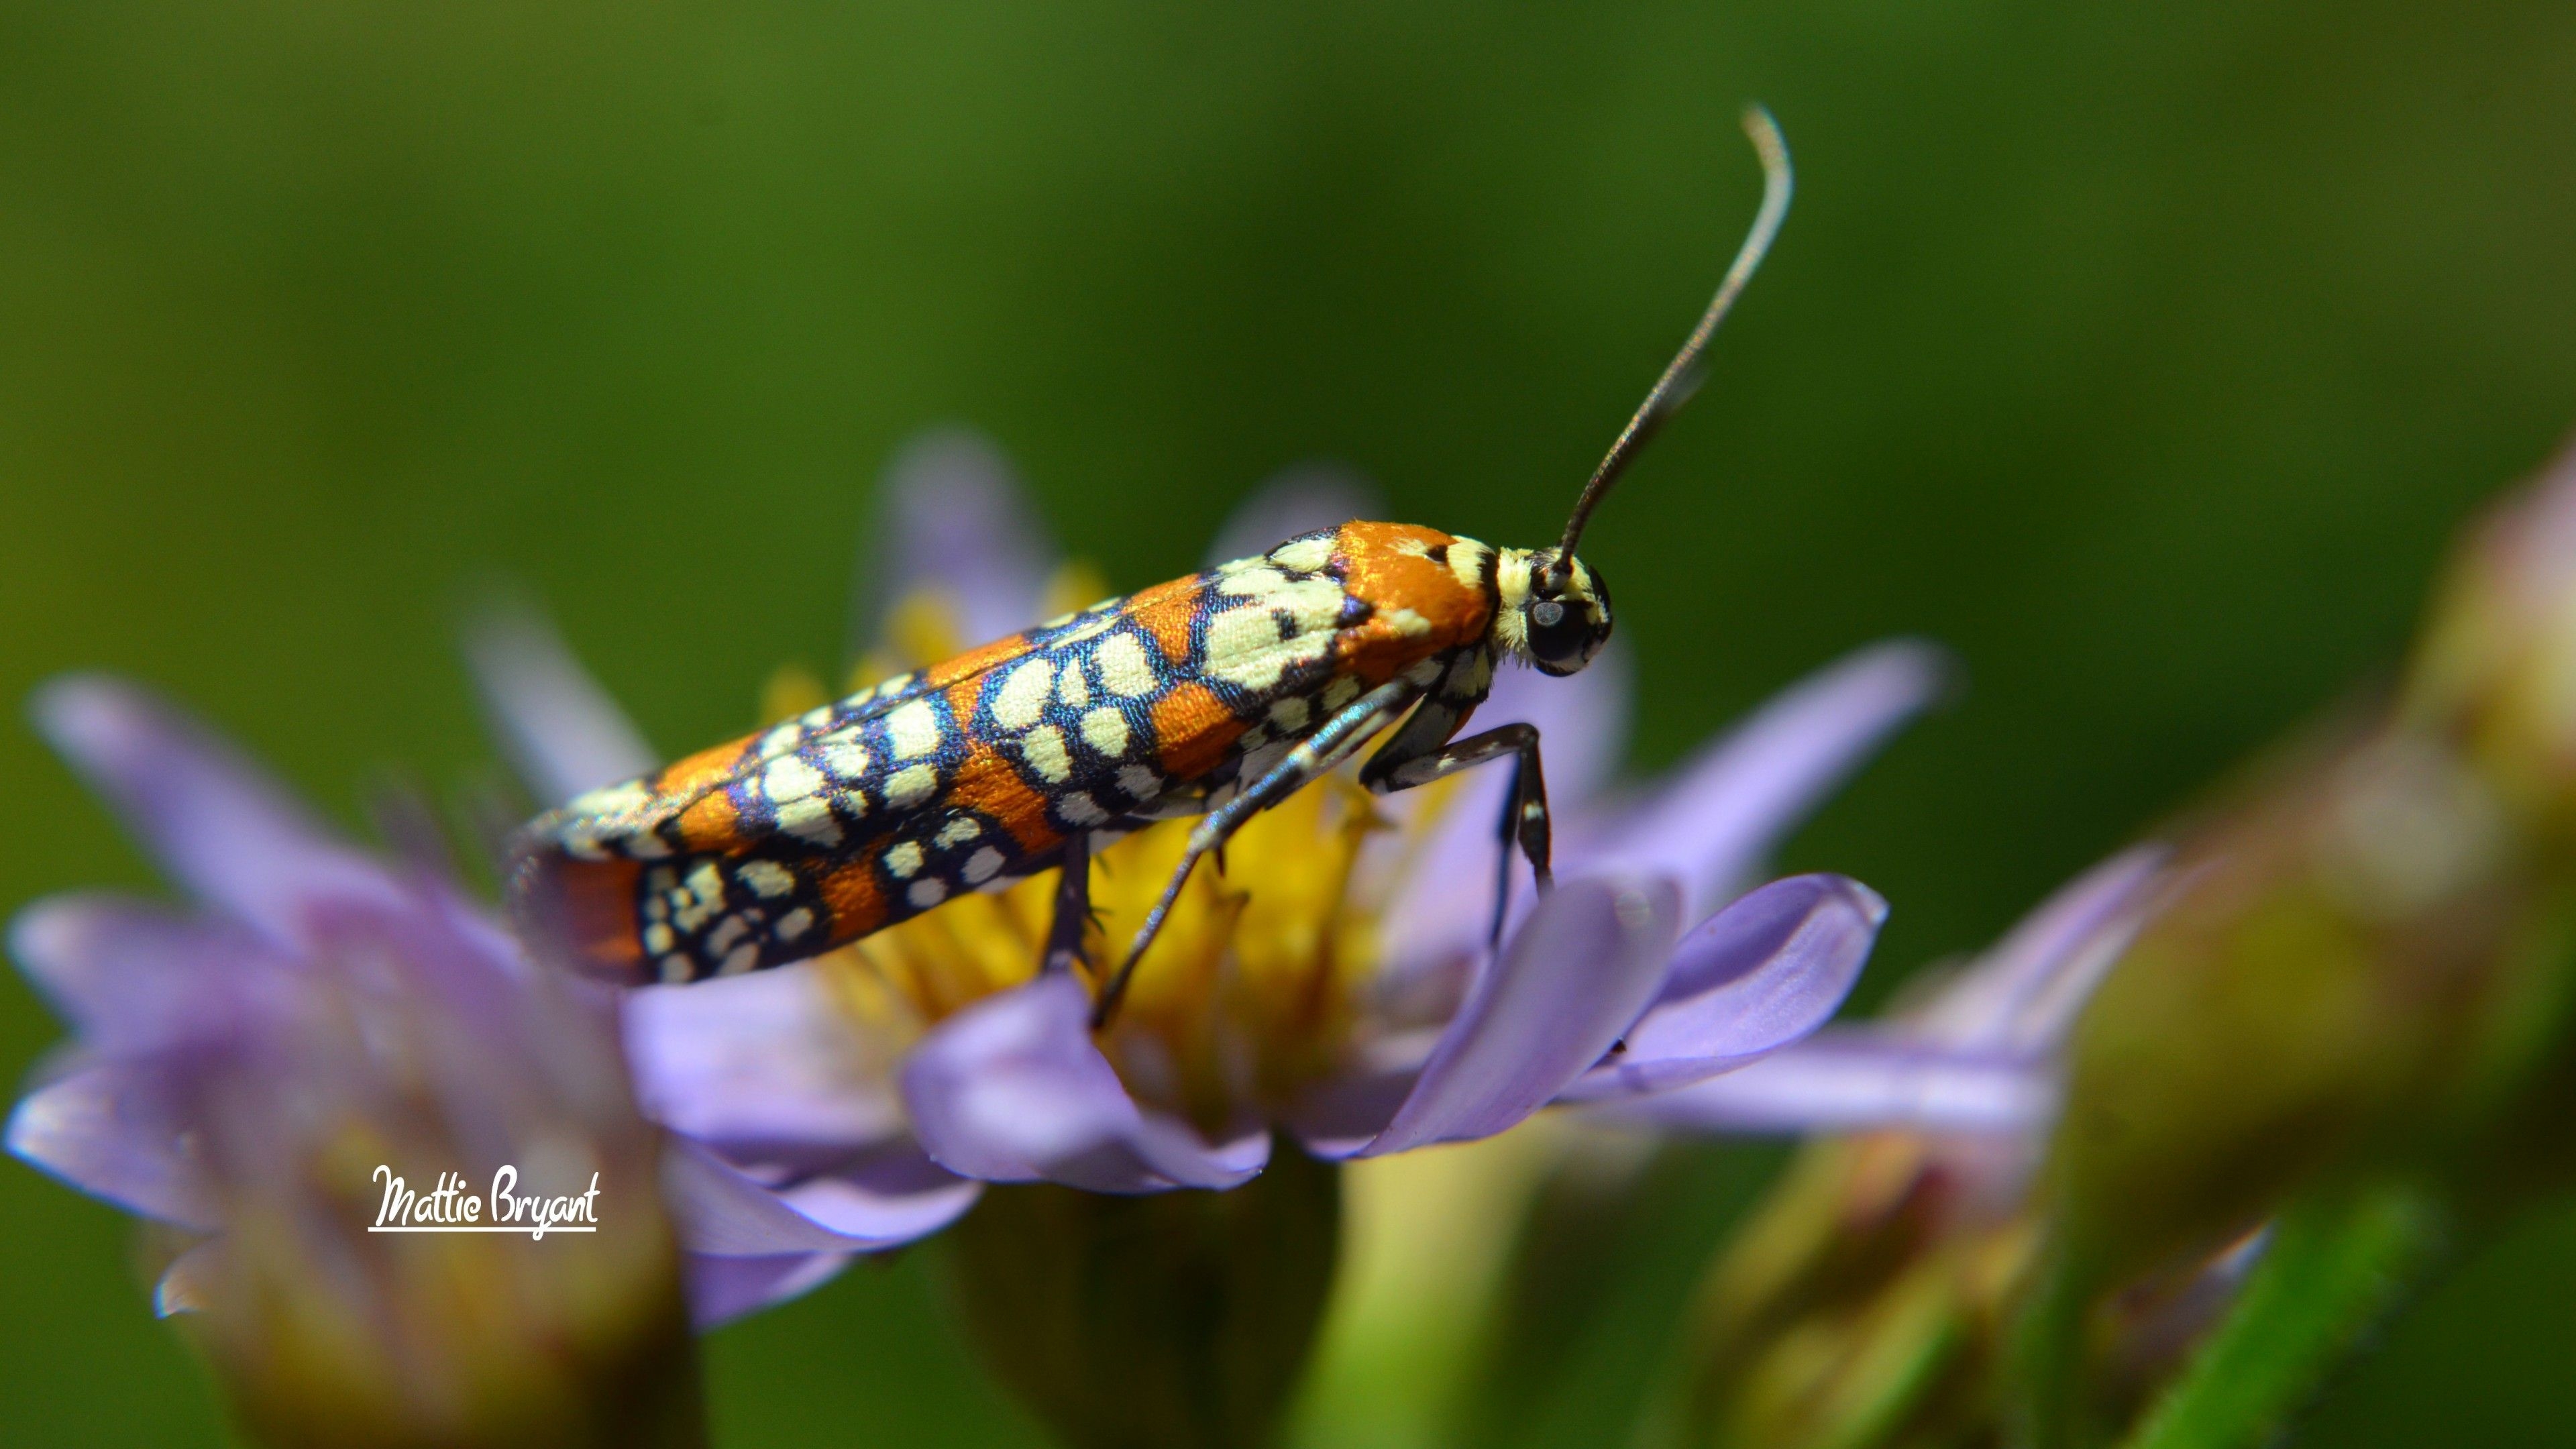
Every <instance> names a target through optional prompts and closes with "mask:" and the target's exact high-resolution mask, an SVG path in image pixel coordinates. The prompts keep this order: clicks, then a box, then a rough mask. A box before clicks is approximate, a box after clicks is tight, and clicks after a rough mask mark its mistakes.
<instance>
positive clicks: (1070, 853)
mask: <svg viewBox="0 0 2576 1449" xmlns="http://www.w3.org/2000/svg"><path fill="white" fill-rule="evenodd" d="M1090 924H1091V832H1090V831H1088V830H1077V831H1075V832H1074V833H1073V834H1071V835H1070V836H1067V837H1066V838H1065V842H1064V873H1063V874H1062V875H1061V876H1060V877H1058V879H1057V880H1056V886H1055V919H1054V920H1053V921H1052V922H1050V923H1049V925H1048V927H1047V939H1046V951H1045V954H1043V955H1041V956H1040V957H1039V958H1038V970H1039V971H1040V972H1050V971H1070V970H1072V969H1073V968H1074V967H1076V966H1078V965H1080V964H1081V963H1082V942H1083V932H1084V930H1085V929H1086V928H1087V927H1089V926H1090Z"/></svg>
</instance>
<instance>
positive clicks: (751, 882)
mask: <svg viewBox="0 0 2576 1449" xmlns="http://www.w3.org/2000/svg"><path fill="white" fill-rule="evenodd" d="M733 874H734V879H736V880H738V881H741V882H742V883H743V884H744V885H747V886H749V887H751V889H752V891H753V892H754V893H755V894H758V895H764V896H768V897H770V898H772V899H776V898H777V897H779V896H783V895H785V894H787V893H788V892H789V891H792V890H794V889H796V877H794V876H792V875H789V874H788V873H787V868H786V867H785V866H782V865H780V864H778V863H777V862H776V861H771V860H747V861H744V862H743V863H742V864H741V865H740V866H737V867H736V868H735V869H734V873H733Z"/></svg>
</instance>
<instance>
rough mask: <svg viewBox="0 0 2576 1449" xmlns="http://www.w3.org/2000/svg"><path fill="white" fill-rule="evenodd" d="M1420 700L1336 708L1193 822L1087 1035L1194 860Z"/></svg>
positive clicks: (1111, 1006) (1108, 1010)
mask: <svg viewBox="0 0 2576 1449" xmlns="http://www.w3.org/2000/svg"><path fill="white" fill-rule="evenodd" d="M1421 695H1422V687H1421V686H1420V685H1417V684H1413V683H1411V682H1409V681H1406V680H1402V679H1398V680H1392V681H1389V682H1388V683H1385V684H1381V685H1379V686H1378V687H1377V688H1375V689H1372V690H1370V691H1369V692H1368V693H1366V694H1363V695H1361V696H1360V697H1359V698H1357V699H1355V700H1352V701H1351V702H1350V703H1349V704H1347V705H1344V706H1343V707H1342V710H1341V712H1340V713H1339V714H1336V715H1334V716H1333V717H1332V718H1331V719H1328V720H1326V721H1324V723H1323V724H1322V726H1321V727H1319V728H1318V729H1317V730H1316V731H1315V732H1314V733H1313V734H1311V735H1308V736H1307V737H1306V738H1305V739H1304V740H1302V741H1300V742H1299V743H1298V745H1297V747H1296V748H1295V749H1293V750H1290V751H1289V752H1288V754H1287V757H1286V758H1285V759H1282V760H1281V761H1280V762H1279V763H1278V764H1276V765H1273V766H1271V767H1270V771H1269V773H1268V774H1265V775H1263V776H1262V777H1261V778H1260V779H1258V780H1255V781H1253V782H1252V784H1251V785H1249V786H1247V787H1245V789H1244V790H1243V791H1242V792H1241V793H1240V794H1238V795H1236V796H1235V797H1234V798H1233V799H1231V800H1228V801H1226V802H1225V803H1224V804H1223V805H1220V806H1218V807H1217V808H1216V809H1214V810H1212V811H1209V812H1208V814H1207V816H1206V818H1205V819H1202V820H1201V821H1199V823H1198V825H1197V827H1196V828H1195V829H1193V830H1191V831H1190V843H1189V848H1188V849H1186V850H1184V851H1182V852H1181V863H1180V864H1179V865H1178V866H1175V867H1174V868H1173V870H1172V878H1171V879H1170V880H1169V881H1167V882H1165V884H1164V886H1163V894H1162V895H1161V897H1160V898H1158V899H1157V900H1156V901H1155V902H1154V908H1153V909H1152V910H1150V911H1148V912H1146V913H1145V924H1144V926H1143V927H1142V928H1140V929H1139V930H1138V931H1137V932H1136V941H1135V944H1134V945H1132V946H1130V947H1129V948H1128V950H1127V960H1126V961H1125V962H1124V963H1123V964H1121V965H1120V966H1119V968H1118V974H1117V975H1115V976H1112V977H1111V978H1109V985H1108V986H1107V988H1105V989H1104V990H1102V992H1101V993H1100V1002H1099V1005H1097V1006H1095V1007H1094V1008H1092V1012H1091V1029H1092V1030H1094V1031H1098V1030H1100V1029H1101V1028H1103V1027H1105V1026H1107V1025H1108V1024H1109V1019H1110V1018H1111V1017H1112V1016H1114V1015H1116V1014H1117V1011H1118V1002H1119V1000H1120V998H1122V997H1124V996H1125V995H1126V994H1127V982H1128V980H1129V979H1130V978H1131V977H1133V976H1134V975H1135V974H1136V963H1137V962H1138V961H1139V960H1142V959H1143V958H1144V955H1145V948H1146V947H1148V946H1151V945H1152V944H1154V937H1155V936H1156V935H1158V934H1160V933H1161V931H1162V929H1163V921H1164V919H1165V918H1166V917H1168V916H1169V915H1171V913H1172V906H1173V905H1174V903H1176V902H1178V901H1179V900H1180V898H1181V887H1182V886H1184V885H1186V884H1188V883H1189V878H1190V871H1191V869H1192V868H1193V867H1195V866H1196V865H1197V864H1198V863H1199V857H1200V856H1203V855H1206V854H1208V853H1210V852H1211V851H1215V850H1219V849H1222V848H1223V847H1224V845H1225V842H1226V841H1227V840H1228V839H1230V838H1231V837H1232V836H1233V835H1234V833H1235V832H1236V831H1238V830H1241V829H1242V828H1243V826H1244V823H1245V822H1246V821H1249V820H1250V819H1251V818H1252V817H1253V816H1255V815H1258V814H1260V813H1261V812H1262V811H1264V810H1267V809H1269V808H1270V807H1271V806H1273V805H1276V804H1278V803H1279V802H1280V801H1281V800H1284V799H1286V798H1287V797H1288V796H1290V795H1292V794H1295V793H1296V792H1297V790H1298V789H1299V788H1300V787H1302V786H1305V785H1307V784H1310V783H1312V782H1314V781H1316V780H1320V779H1322V778H1323V777H1324V776H1326V775H1328V774H1331V773H1332V772H1333V770H1334V768H1335V767H1336V766H1338V765H1340V764H1341V763H1342V761H1344V760H1347V759H1349V758H1350V757H1351V756H1352V755H1353V754H1354V753H1356V752H1357V751H1358V750H1359V747H1360V746H1362V745H1364V744H1366V743H1368V740H1369V737H1370V736H1372V735H1374V734H1376V733H1377V732H1378V731H1379V730H1381V729H1384V728H1385V727H1386V726H1387V725H1389V724H1391V723H1393V722H1394V720H1395V718H1396V717H1397V716H1398V715H1401V714H1403V713H1404V712H1405V711H1406V710H1407V709H1410V708H1412V706H1413V703H1414V701H1415V700H1417V699H1419V698H1421Z"/></svg>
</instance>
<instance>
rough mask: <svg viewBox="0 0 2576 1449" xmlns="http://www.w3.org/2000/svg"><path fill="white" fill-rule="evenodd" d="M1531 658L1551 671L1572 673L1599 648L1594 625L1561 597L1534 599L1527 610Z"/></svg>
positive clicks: (1526, 617) (1539, 665)
mask: <svg viewBox="0 0 2576 1449" xmlns="http://www.w3.org/2000/svg"><path fill="white" fill-rule="evenodd" d="M1522 617H1523V618H1524V619H1525V620H1526V621H1527V622H1528V637H1529V652H1530V659H1531V661H1532V662H1533V663H1535V664H1537V665H1538V667H1539V668H1541V669H1543V670H1545V671H1547V672H1548V673H1550V674H1572V673H1573V672H1574V671H1576V670H1578V669H1581V668H1582V667H1583V666H1584V665H1585V664H1586V663H1587V662H1589V661H1590V660H1591V658H1592V651H1593V650H1594V649H1595V648H1597V647H1598V644H1597V642H1596V641H1595V640H1594V638H1593V630H1592V626H1591V624H1590V623H1589V622H1588V621H1587V620H1585V618H1584V617H1583V615H1582V614H1581V613H1579V612H1577V611H1575V610H1573V609H1570V608H1568V607H1566V605H1565V603H1564V602H1563V601H1562V600H1559V599H1534V600H1532V601H1531V602H1530V604H1529V606H1528V607H1527V608H1526V609H1525V610H1524V611H1523V614H1522Z"/></svg>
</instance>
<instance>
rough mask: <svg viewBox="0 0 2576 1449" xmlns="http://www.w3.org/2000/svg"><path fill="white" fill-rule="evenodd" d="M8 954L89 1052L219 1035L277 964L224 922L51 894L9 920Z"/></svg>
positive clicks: (123, 901)
mask: <svg viewBox="0 0 2576 1449" xmlns="http://www.w3.org/2000/svg"><path fill="white" fill-rule="evenodd" d="M9 951H10V954H11V955H12V956H14V957H16V958H17V961H18V965H19V967H20V969H22V970H23V971H25V972H26V974H27V976H28V979H30V980H32V981H33V982H35V984H36V987H37V989H38V990H40V991H42V992H43V993H44V995H45V998H46V1000H47V1001H48V1002H50V1003H51V1004H52V1005H53V1007H54V1009H55V1010H56V1011H58V1012H60V1013H61V1014H62V1016H63V1017H64V1019H65V1020H67V1021H69V1022H70V1023H71V1024H72V1026H73V1028H74V1029H75V1030H76V1031H77V1033H78V1034H79V1036H80V1039H81V1041H82V1042H83V1044H84V1045H86V1046H88V1047H89V1048H90V1049H92V1050H93V1051H96V1052H99V1053H102V1054H105V1055H109V1056H116V1055H122V1054H131V1053H137V1052H142V1051H147V1050H150V1049H151V1048H153V1047H157V1046H161V1045H165V1044H168V1043H172V1042H176V1041H180V1040H186V1039H194V1038H203V1037H209V1036H214V1035H219V1034H220V1033H222V1032H223V1031H224V1030H225V1029H226V1027H227V1025H228V1024H229V1023H231V1022H233V1021H235V1020H236V1019H237V1018H238V1013H237V1011H235V1010H234V1009H233V1008H234V1006H235V1005H236V1004H237V1003H239V1002H242V1001H243V1000H245V999H246V998H247V997H248V996H249V995H250V993H251V992H253V991H254V990H256V989H258V988H259V987H261V986H264V985H267V984H269V982H270V973H271V972H272V970H273V969H274V964H275V963H274V962H273V961H272V960H271V958H270V957H269V956H268V954H267V953H266V951H265V950H263V949H262V947H261V945H260V943H259V942H258V940H257V939H256V938H255V937H253V936H251V935H250V934H249V933H248V932H247V931H244V930H242V929H241V928H240V927H238V926H235V925H232V924H230V923H228V922H224V921H220V920H213V919H208V918H206V917H203V916H182V915H179V914H177V913H175V912H173V911H170V910H168V909H165V908H163V907H160V906H156V905H152V904H149V903H146V902H143V901H138V900H133V899H129V898H127V897H123V896H118V895H114V894H110V893H107V892H99V893H95V894H84V895H60V896H51V897H48V898H46V899H44V900H41V901H37V902H36V903H35V904H33V905H30V906H28V907H27V908H26V909H25V910H23V911H20V912H19V913H18V916H17V918H16V919H15V920H13V921H11V922H10V923H9Z"/></svg>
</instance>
